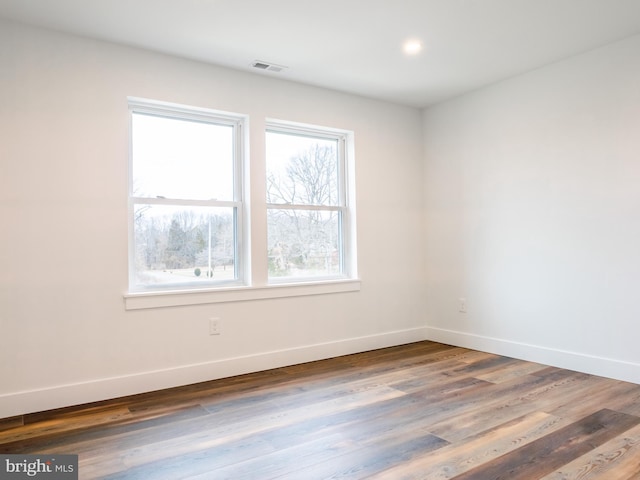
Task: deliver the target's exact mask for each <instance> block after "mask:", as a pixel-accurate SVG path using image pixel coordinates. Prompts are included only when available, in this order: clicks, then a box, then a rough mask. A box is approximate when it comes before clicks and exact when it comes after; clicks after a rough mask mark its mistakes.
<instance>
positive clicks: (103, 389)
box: [0, 327, 427, 418]
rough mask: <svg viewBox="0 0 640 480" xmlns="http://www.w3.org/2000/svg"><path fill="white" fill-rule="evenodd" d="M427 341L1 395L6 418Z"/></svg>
mask: <svg viewBox="0 0 640 480" xmlns="http://www.w3.org/2000/svg"><path fill="white" fill-rule="evenodd" d="M426 339H427V331H426V329H425V328H423V327H421V328H413V329H408V330H399V331H394V332H387V333H383V334H378V335H370V336H366V337H357V338H349V339H344V340H339V341H336V342H329V343H320V344H314V345H306V346H301V347H295V348H289V349H284V350H277V351H271V352H263V353H258V354H255V355H248V356H243V357H235V358H226V359H222V360H215V361H211V362H205V363H199V364H193V365H184V366H180V367H176V368H170V369H163V370H156V371H148V372H141V373H136V374H132V375H125V376H119V377H112V378H100V379H95V380H90V381H87V382H79V383H73V384H68V385H57V386H53V387H47V388H42V389H34V390H29V391H21V392H13V393H6V394H2V395H0V418H7V417H13V416H17V415H23V414H27V413H32V412H41V411H45V410H51V409H54V408H62V407H68V406H72V405H80V404H83V403H89V402H97V401H101V400H107V399H111V398H117V397H122V396H126V395H135V394H138V393H144V392H151V391H154V390H161V389H165V388H172V387H177V386H181V385H189V384H192V383H198V382H205V381H208V380H216V379H219V378H226V377H232V376H234V375H242V374H245V373H252V372H258V371H262V370H269V369H271V368H278V367H284V366H288V365H295V364H298V363H304V362H312V361H315V360H323V359H327V358H332V357H337V356H340V355H349V354H352V353H358V352H364V351H367V350H374V349H377V348H385V347H391V346H394V345H402V344H405V343H411V342H418V341H421V340H426Z"/></svg>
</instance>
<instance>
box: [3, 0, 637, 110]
mask: <svg viewBox="0 0 640 480" xmlns="http://www.w3.org/2000/svg"><path fill="white" fill-rule="evenodd" d="M0 17H5V18H9V19H14V20H18V21H21V22H25V23H29V24H34V25H40V26H44V27H48V28H52V29H56V30H63V31H67V32H71V33H74V34H78V35H83V36H88V37H95V38H99V39H104V40H109V41H113V42H118V43H123V44H129V45H134V46H138V47H143V48H147V49H151V50H155V51H159V52H165V53H170V54H173V55H178V56H182V57H187V58H191V59H196V60H200V61H204V62H210V63H214V64H218V65H223V66H227V67H231V68H236V69H241V70H247V71H252V72H255V73H256V74H260V75H269V76H275V77H278V78H283V79H288V80H292V81H297V82H303V83H308V84H312V85H318V86H322V87H327V88H332V89H336V90H342V91H346V92H350V93H356V94H360V95H365V96H369V97H374V98H379V99H384V100H389V101H393V102H397V103H402V104H406V105H412V106H416V107H424V106H427V105H430V104H433V103H435V102H438V101H441V100H444V99H446V98H450V97H453V96H456V95H459V94H461V93H463V92H466V91H469V90H473V89H476V88H479V87H481V86H483V85H487V84H490V83H492V82H496V81H498V80H501V79H504V78H507V77H510V76H513V75H517V74H519V73H522V72H526V71H529V70H532V69H535V68H538V67H540V66H543V65H545V64H548V63H551V62H555V61H557V60H560V59H562V58H565V57H568V56H571V55H575V54H578V53H582V52H585V51H588V50H591V49H593V48H597V47H599V46H602V45H605V44H607V43H610V42H613V41H616V40H620V39H622V38H625V37H628V36H630V35H633V34H636V33H638V32H640V0H313V1H311V0H0ZM408 38H418V39H420V40H421V41H422V43H423V44H424V47H425V48H424V50H423V51H422V52H421V53H420V54H419V55H417V56H413V57H409V56H407V55H405V54H404V53H403V52H402V43H403V42H404V41H405V40H406V39H408ZM255 60H263V61H266V62H271V63H275V64H280V65H285V66H287V67H288V68H287V69H286V70H284V71H283V72H280V73H274V72H264V71H258V70H256V69H255V68H253V67H252V66H251V64H252V63H253V61H255Z"/></svg>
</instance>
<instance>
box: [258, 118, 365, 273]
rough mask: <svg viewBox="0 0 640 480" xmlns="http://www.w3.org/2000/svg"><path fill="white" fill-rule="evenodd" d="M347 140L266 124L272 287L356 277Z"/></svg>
mask: <svg viewBox="0 0 640 480" xmlns="http://www.w3.org/2000/svg"><path fill="white" fill-rule="evenodd" d="M348 140H349V134H348V132H342V131H337V130H331V129H325V128H318V127H311V126H309V127H307V126H301V125H297V124H291V123H285V122H276V121H270V122H267V131H266V172H267V178H266V180H267V187H266V190H267V232H268V239H267V249H268V270H269V271H268V278H269V282H270V283H291V282H300V281H302V282H304V281H319V280H324V279H340V278H349V277H350V276H351V275H352V274H353V268H352V266H353V261H352V260H353V259H352V251H353V248H352V247H351V239H352V235H351V231H352V228H351V227H352V222H351V217H350V215H351V212H350V209H349V195H348V191H347V187H348V181H347V177H348V175H347V174H348V168H347V153H348V148H347V147H348Z"/></svg>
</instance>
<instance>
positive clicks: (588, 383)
mask: <svg viewBox="0 0 640 480" xmlns="http://www.w3.org/2000/svg"><path fill="white" fill-rule="evenodd" d="M0 452H1V453H22V454H27V453H56V454H78V455H79V472H80V478H82V479H145V480H146V479H150V480H155V479H170V480H177V479H214V480H218V479H233V480H238V479H251V480H266V479H271V478H283V479H300V480H314V479H324V478H345V479H360V478H372V479H390V480H396V479H448V478H455V479H457V480H467V479H478V480H491V479H505V480H518V479H526V480H532V479H547V480H552V479H553V480H559V479H590V480H595V479H599V480H604V479H606V480H631V479H640V385H635V384H631V383H625V382H620V381H615V380H610V379H605V378H600V377H596V376H591V375H586V374H582V373H576V372H572V371H568V370H562V369H558V368H553V367H547V366H544V365H539V364H535V363H530V362H524V361H520V360H514V359H511V358H506V357H501V356H497V355H492V354H487V353H481V352H476V351H472V350H467V349H464V348H458V347H452V346H448V345H442V344H438V343H433V342H419V343H413V344H409V345H403V346H399V347H392V348H386V349H382V350H376V351H371V352H366V353H361V354H356V355H349V356H345V357H339V358H335V359H330V360H324V361H320V362H313V363H307V364H303V365H296V366H292V367H287V368H280V369H276V370H270V371H267V372H261V373H256V374H250V375H243V376H239V377H234V378H229V379H224V380H218V381H212V382H207V383H202V384H197V385H191V386H187V387H181V388H176V389H171V390H166V391H161V392H154V393H150V394H144V395H137V396H132V397H127V398H121V399H116V400H111V401H106V402H101V403H96V404H91V405H84V406H79V407H73V408H67V409H61V410H57V411H50V412H43V413H38V414H31V415H25V416H24V417H17V418H11V419H5V420H0Z"/></svg>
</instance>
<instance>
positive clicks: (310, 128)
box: [123, 97, 361, 310]
mask: <svg viewBox="0 0 640 480" xmlns="http://www.w3.org/2000/svg"><path fill="white" fill-rule="evenodd" d="M128 102H129V108H130V109H131V110H132V111H133V110H135V111H137V112H141V113H142V112H145V111H146V113H151V114H158V113H161V112H162V111H163V110H164V113H165V115H168V116H174V117H175V116H181V115H185V118H194V117H193V116H195V117H197V116H199V115H202V116H203V117H204V118H207V119H209V120H210V119H211V118H212V117H214V118H215V117H217V118H221V119H223V120H224V119H227V120H229V118H234V119H236V120H237V122H238V125H240V128H241V129H242V132H241V134H240V135H238V144H237V145H236V148H237V149H238V150H237V152H238V155H236V164H235V168H236V169H237V170H236V172H237V174H236V176H235V180H236V185H235V187H236V191H237V192H241V193H240V198H236V199H234V201H233V202H220V203H221V204H222V203H224V204H225V206H232V205H236V204H238V202H240V203H241V207H239V208H238V215H239V218H238V222H237V228H238V229H239V230H240V231H239V232H238V247H237V248H238V262H239V264H238V268H239V278H241V279H242V280H241V281H239V282H236V283H233V284H232V283H227V284H221V285H207V286H206V287H203V288H198V287H189V286H184V288H183V286H180V287H175V289H171V287H168V288H162V287H154V288H150V289H138V290H128V291H127V292H126V293H125V294H124V295H123V300H124V306H125V309H126V310H139V309H150V308H164V307H175V306H188V305H203V304H215V303H228V302H240V301H242V302H244V301H252V300H267V299H277V298H287V297H299V296H309V295H326V294H337V293H347V292H358V291H360V289H361V280H360V279H359V278H358V271H357V257H356V224H355V212H354V209H355V175H354V172H355V164H354V156H353V155H354V148H353V144H354V138H353V132H349V131H345V130H339V129H333V128H325V127H317V126H314V125H310V124H301V123H294V122H290V121H283V120H277V119H268V118H267V119H265V124H264V125H265V126H266V128H267V129H268V130H276V129H278V128H281V129H282V130H283V131H284V132H291V131H293V130H296V129H297V130H298V131H300V133H303V134H309V133H311V134H313V135H317V136H323V135H324V136H327V137H328V138H335V137H336V135H340V136H341V137H342V144H341V148H343V152H342V161H341V163H340V168H341V169H342V171H341V175H343V181H342V184H341V189H342V191H341V192H340V195H343V197H342V198H341V201H342V206H341V207H340V211H341V213H342V214H343V215H345V216H347V217H346V218H345V220H344V223H343V225H344V226H345V227H346V228H345V230H344V232H343V234H344V246H343V248H344V252H343V255H344V260H343V261H344V262H345V263H344V265H343V269H344V270H343V272H344V275H342V276H340V277H317V278H307V279H295V281H292V279H291V278H286V279H283V280H282V281H281V282H280V281H278V282H276V281H273V279H272V280H271V281H268V283H267V284H263V281H260V282H259V283H253V281H252V279H254V278H255V277H257V278H262V277H263V276H264V279H265V280H267V278H268V275H267V272H266V271H265V272H256V271H253V270H254V264H253V263H252V262H251V249H252V247H251V244H250V237H251V224H250V218H251V215H250V209H251V208H252V206H253V207H257V208H264V209H265V213H266V203H264V200H263V201H258V202H257V203H256V205H252V204H251V203H250V200H249V198H250V192H251V185H249V178H250V176H251V172H250V171H248V170H246V169H248V165H249V164H250V163H251V162H250V158H249V154H248V152H249V149H248V145H249V143H250V138H249V135H248V132H249V117H248V115H240V114H237V113H232V112H225V111H220V110H211V109H207V108H199V107H191V106H184V105H179V104H174V103H169V102H162V101H156V100H148V99H144V98H139V97H128ZM176 114H178V115H176ZM129 118H130V120H129V121H130V124H129V134H131V115H129ZM263 131H264V130H263ZM129 148H131V142H129ZM131 162H132V155H131V152H129V169H128V170H129V195H128V196H129V209H132V208H133V204H134V203H133V201H132V198H133V195H132V186H131V183H132V178H131V172H132V168H131V167H132V165H131ZM345 190H346V191H345ZM144 201H146V202H148V203H154V202H155V201H156V199H144ZM182 202H184V204H185V205H187V204H196V203H198V201H191V200H184V201H182ZM281 207H283V206H281ZM305 207H308V206H305ZM318 208H324V207H322V206H318ZM132 218H133V215H132V214H131V210H130V211H129V222H131V221H132V220H131V219H132ZM133 244H134V242H133V226H132V225H131V224H130V228H129V256H130V257H129V262H131V261H132V259H133V258H132V255H133V253H132V252H133ZM265 247H266V243H265ZM265 255H266V252H265ZM130 275H131V272H130ZM129 285H130V287H129V288H131V285H133V283H132V279H131V278H129Z"/></svg>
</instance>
